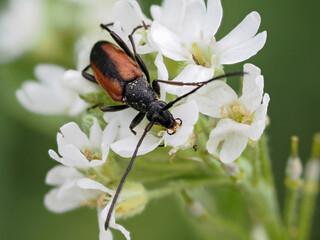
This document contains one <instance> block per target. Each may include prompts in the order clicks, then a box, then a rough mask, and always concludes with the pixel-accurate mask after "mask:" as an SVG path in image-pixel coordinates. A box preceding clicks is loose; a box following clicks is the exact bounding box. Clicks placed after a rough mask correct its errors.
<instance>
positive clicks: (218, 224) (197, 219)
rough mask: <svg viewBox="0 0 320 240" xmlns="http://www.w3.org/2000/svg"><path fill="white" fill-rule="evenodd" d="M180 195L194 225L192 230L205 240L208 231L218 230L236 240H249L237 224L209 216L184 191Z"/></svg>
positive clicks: (199, 204)
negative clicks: (198, 232) (196, 231)
mask: <svg viewBox="0 0 320 240" xmlns="http://www.w3.org/2000/svg"><path fill="white" fill-rule="evenodd" d="M181 195H182V198H183V199H184V201H185V203H186V205H187V209H188V210H189V213H190V215H191V216H192V217H193V222H194V223H195V224H196V227H195V228H194V229H198V230H199V231H200V232H201V233H202V234H201V235H203V237H205V238H206V239H208V238H207V236H208V235H210V234H209V233H208V231H210V230H213V229H219V230H221V231H224V232H227V233H229V234H231V235H233V236H234V238H236V239H242V240H250V236H249V235H248V233H246V232H245V231H244V230H243V229H242V228H241V226H240V225H239V224H235V223H233V222H230V221H228V220H226V219H224V218H222V217H220V216H218V215H216V216H214V215H212V214H210V213H209V211H208V210H207V209H205V207H204V206H203V205H202V204H201V203H200V202H199V201H197V200H196V199H193V198H192V197H191V196H190V195H189V194H188V193H187V191H186V190H182V191H181ZM213 226H214V228H213ZM203 229H206V230H205V231H206V233H205V234H203V232H204V231H203ZM210 239H211V236H210Z"/></svg>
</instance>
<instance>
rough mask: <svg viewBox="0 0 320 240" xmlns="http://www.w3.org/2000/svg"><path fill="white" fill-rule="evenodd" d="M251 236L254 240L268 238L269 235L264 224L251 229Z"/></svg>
mask: <svg viewBox="0 0 320 240" xmlns="http://www.w3.org/2000/svg"><path fill="white" fill-rule="evenodd" d="M251 237H252V239H253V240H268V239H269V238H268V235H267V232H266V230H265V228H264V227H263V226H262V225H260V224H259V225H256V226H254V227H253V229H252V231H251Z"/></svg>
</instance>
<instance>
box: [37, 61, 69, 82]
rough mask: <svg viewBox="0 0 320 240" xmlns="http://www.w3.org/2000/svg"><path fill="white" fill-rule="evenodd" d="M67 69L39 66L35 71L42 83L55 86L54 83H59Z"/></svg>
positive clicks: (47, 65)
mask: <svg viewBox="0 0 320 240" xmlns="http://www.w3.org/2000/svg"><path fill="white" fill-rule="evenodd" d="M64 72H65V69H64V68H63V67H60V66H58V65H54V64H45V63H42V64H38V65H37V66H36V67H35V69H34V75H35V76H36V78H37V79H39V80H40V81H41V82H44V83H47V84H49V85H53V83H54V82H56V81H58V80H59V79H60V78H61V77H62V76H63V74H64Z"/></svg>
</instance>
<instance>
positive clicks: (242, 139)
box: [220, 134, 248, 163]
mask: <svg viewBox="0 0 320 240" xmlns="http://www.w3.org/2000/svg"><path fill="white" fill-rule="evenodd" d="M247 143H248V137H247V136H244V135H238V134H234V135H232V136H229V137H228V138H226V139H225V140H224V143H223V144H222V148H221V151H220V159H221V161H222V162H224V163H231V162H233V161H234V160H236V159H237V158H238V157H240V155H241V153H242V152H243V151H244V149H245V148H246V146H247Z"/></svg>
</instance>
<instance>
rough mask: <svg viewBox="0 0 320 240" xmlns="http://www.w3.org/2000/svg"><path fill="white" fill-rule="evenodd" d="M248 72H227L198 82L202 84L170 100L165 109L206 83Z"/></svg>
mask: <svg viewBox="0 0 320 240" xmlns="http://www.w3.org/2000/svg"><path fill="white" fill-rule="evenodd" d="M244 74H246V73H245V72H242V71H241V72H232V73H226V74H223V75H220V76H217V77H214V78H211V79H209V80H206V81H203V82H197V83H195V84H197V85H199V84H201V85H200V86H198V87H196V88H194V89H192V90H191V91H190V92H187V93H186V94H183V95H181V96H180V97H177V98H176V99H175V100H173V101H171V102H169V103H168V104H167V105H166V106H165V107H164V108H163V110H166V109H169V108H171V107H172V106H173V105H174V104H175V103H176V102H178V101H180V100H181V99H183V98H185V97H188V96H189V95H190V94H192V93H194V92H196V91H198V90H199V89H200V88H202V87H203V86H204V85H206V84H208V83H210V82H212V81H214V80H219V79H221V78H226V77H233V76H242V75H244ZM185 85H190V84H185Z"/></svg>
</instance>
